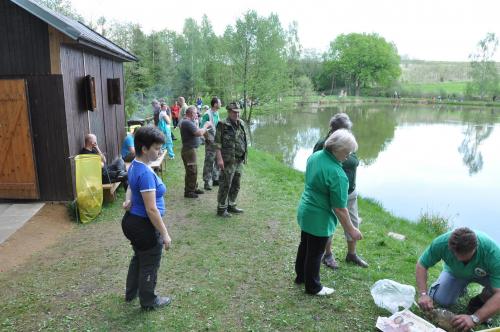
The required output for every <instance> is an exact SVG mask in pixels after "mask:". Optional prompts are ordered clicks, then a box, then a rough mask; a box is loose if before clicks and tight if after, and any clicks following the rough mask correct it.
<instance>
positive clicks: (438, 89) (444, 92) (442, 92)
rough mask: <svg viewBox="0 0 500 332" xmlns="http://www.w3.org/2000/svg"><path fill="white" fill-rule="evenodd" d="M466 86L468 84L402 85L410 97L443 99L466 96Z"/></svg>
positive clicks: (404, 91)
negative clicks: (452, 96) (424, 96)
mask: <svg viewBox="0 0 500 332" xmlns="http://www.w3.org/2000/svg"><path fill="white" fill-rule="evenodd" d="M466 86H467V82H437V83H414V84H410V83H405V84H401V89H402V90H403V93H404V94H408V95H427V96H435V97H437V96H441V97H442V98H446V97H447V96H448V95H450V96H451V95H455V96H456V98H458V97H459V96H463V95H464V93H465V88H466ZM400 93H401V92H400Z"/></svg>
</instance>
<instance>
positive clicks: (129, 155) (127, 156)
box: [122, 127, 137, 163]
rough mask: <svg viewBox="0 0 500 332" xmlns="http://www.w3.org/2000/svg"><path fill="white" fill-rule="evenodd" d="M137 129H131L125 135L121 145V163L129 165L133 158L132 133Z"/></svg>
mask: <svg viewBox="0 0 500 332" xmlns="http://www.w3.org/2000/svg"><path fill="white" fill-rule="evenodd" d="M136 129H137V127H135V128H133V129H132V130H131V131H130V132H128V133H127V136H125V139H124V140H123V144H122V158H123V161H125V162H127V163H130V162H132V160H134V158H135V147H134V133H135V130H136Z"/></svg>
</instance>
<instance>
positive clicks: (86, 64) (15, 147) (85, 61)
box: [0, 0, 137, 201]
mask: <svg viewBox="0 0 500 332" xmlns="http://www.w3.org/2000/svg"><path fill="white" fill-rule="evenodd" d="M125 61H137V59H136V57H135V56H134V55H133V54H131V53H129V52H127V51H126V50H124V49H122V48H120V47H119V46H117V45H116V44H114V43H112V42H111V41H109V40H107V39H106V38H104V37H103V36H101V35H99V34H98V33H97V32H95V31H93V30H91V29H90V28H88V27H87V26H85V25H84V24H82V23H80V22H77V21H75V20H73V19H70V18H68V17H65V16H63V15H61V14H59V13H56V12H54V11H52V10H50V9H47V8H45V7H43V6H41V5H39V4H37V3H35V2H32V1H30V0H0V151H1V153H0V199H35V200H44V201H69V200H73V199H74V197H75V179H74V176H75V172H74V162H73V161H72V159H71V158H70V157H72V156H75V155H76V154H78V152H79V151H80V149H81V148H82V147H83V144H84V136H85V134H87V133H94V134H96V136H97V140H98V144H99V146H100V148H101V150H102V151H103V152H104V153H105V155H106V157H107V159H108V160H109V161H111V160H113V159H114V158H116V157H118V156H119V153H120V146H121V142H122V140H123V138H124V136H125V112H124V81H123V77H124V76H123V75H124V74H123V62H125Z"/></svg>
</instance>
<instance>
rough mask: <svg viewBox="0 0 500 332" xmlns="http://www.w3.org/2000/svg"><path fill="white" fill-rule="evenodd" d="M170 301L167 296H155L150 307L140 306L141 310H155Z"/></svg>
mask: <svg viewBox="0 0 500 332" xmlns="http://www.w3.org/2000/svg"><path fill="white" fill-rule="evenodd" d="M170 303H172V299H171V298H170V297H168V296H158V297H156V300H155V303H154V304H153V305H152V306H150V307H145V306H141V308H142V309H143V310H155V309H158V308H161V307H166V306H167V305H169V304H170Z"/></svg>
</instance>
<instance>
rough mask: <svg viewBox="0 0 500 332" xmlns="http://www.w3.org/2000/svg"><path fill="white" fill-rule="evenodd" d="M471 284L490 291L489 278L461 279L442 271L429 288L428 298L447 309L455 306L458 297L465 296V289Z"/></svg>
mask: <svg viewBox="0 0 500 332" xmlns="http://www.w3.org/2000/svg"><path fill="white" fill-rule="evenodd" d="M471 282H475V283H478V284H480V285H482V286H484V287H486V288H487V289H491V283H490V278H489V277H487V276H486V277H477V278H471V279H461V278H457V277H454V276H453V275H452V274H451V273H449V272H446V271H443V272H441V274H440V275H439V278H438V279H437V280H436V282H434V283H433V284H432V286H431V287H430V288H429V296H430V297H431V298H432V299H433V300H434V301H435V302H436V303H438V304H440V305H442V306H443V307H449V306H451V305H453V304H455V302H457V300H458V298H459V297H460V296H462V295H464V294H465V289H466V288H467V285H469V284H470V283H471Z"/></svg>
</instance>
